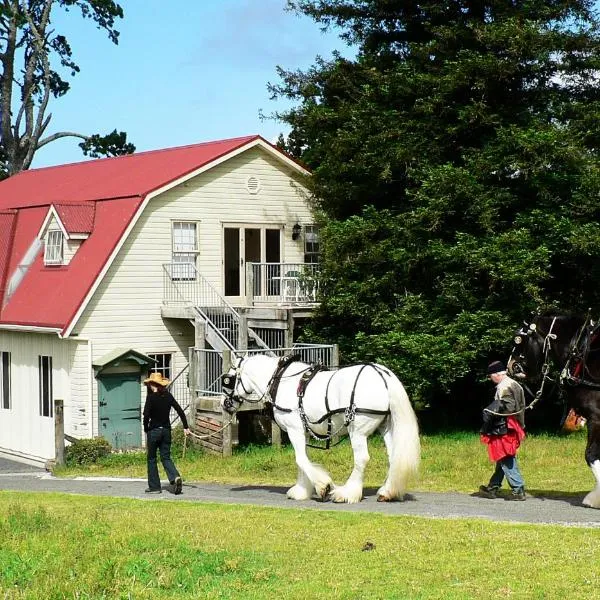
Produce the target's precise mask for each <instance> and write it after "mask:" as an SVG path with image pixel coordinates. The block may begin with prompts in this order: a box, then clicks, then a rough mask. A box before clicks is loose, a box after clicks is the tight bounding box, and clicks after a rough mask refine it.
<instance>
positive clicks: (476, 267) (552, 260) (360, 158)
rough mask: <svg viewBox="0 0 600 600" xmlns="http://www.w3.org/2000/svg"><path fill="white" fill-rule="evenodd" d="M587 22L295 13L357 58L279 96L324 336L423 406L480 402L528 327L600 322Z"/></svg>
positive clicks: (588, 7)
mask: <svg viewBox="0 0 600 600" xmlns="http://www.w3.org/2000/svg"><path fill="white" fill-rule="evenodd" d="M593 5H594V3H593V2H592V1H591V0H447V1H445V2H440V1H439V0H418V1H414V0H294V1H292V0H290V1H289V7H290V8H291V9H292V10H295V11H297V12H299V13H303V14H305V15H309V16H311V17H313V18H314V19H315V20H316V21H317V22H318V23H319V24H321V25H322V26H326V27H327V26H335V27H337V28H339V29H340V30H341V32H342V35H343V37H344V38H345V39H346V40H347V41H349V42H350V43H352V44H354V45H355V46H356V48H357V49H358V52H357V56H356V59H355V60H348V59H344V58H342V57H341V56H340V55H334V58H333V59H332V60H331V61H324V60H321V59H317V62H316V63H315V65H314V66H313V67H312V68H311V69H310V70H308V71H306V72H302V71H285V70H283V69H280V70H279V76H280V82H279V84H276V85H273V86H272V92H273V95H274V96H275V97H277V96H285V97H287V98H291V99H293V100H296V107H295V108H293V109H291V110H289V111H287V112H285V113H282V114H279V115H278V116H279V118H281V119H282V120H283V121H284V122H287V123H288V124H289V125H290V126H291V134H290V136H289V138H288V139H287V141H286V147H287V149H288V150H289V151H291V152H292V153H293V154H295V155H296V156H297V157H298V158H300V159H301V160H302V161H304V162H305V163H306V164H308V165H309V166H310V167H311V168H312V169H313V173H314V175H313V177H312V179H311V181H310V182H309V184H310V185H311V187H312V192H313V194H314V203H315V209H316V211H317V212H318V214H320V215H321V221H322V225H323V229H322V237H323V243H322V245H323V282H322V284H323V285H322V288H321V289H322V297H321V301H322V304H321V307H320V310H319V313H318V315H317V317H316V319H315V321H314V323H313V326H312V329H313V335H314V334H318V335H319V336H321V337H322V338H323V339H324V340H333V341H336V342H338V343H339V344H340V347H341V350H342V353H343V357H344V359H345V360H346V361H353V360H377V361H381V362H383V363H385V364H388V365H389V366H390V367H392V368H394V369H395V370H396V371H397V373H398V374H399V376H400V377H401V379H402V380H403V381H404V382H405V383H406V384H407V387H408V388H409V391H410V392H411V395H412V397H413V398H414V399H415V400H417V401H420V402H423V403H426V402H430V401H431V400H432V399H434V398H440V397H441V396H443V395H444V393H446V392H448V391H454V392H457V390H458V389H459V387H460V388H461V389H462V390H463V392H461V393H464V389H465V385H466V387H467V389H470V390H471V391H473V389H474V388H473V385H474V384H475V382H476V381H477V379H478V377H479V378H480V375H481V367H483V366H485V364H486V362H487V361H488V360H489V359H492V358H494V359H495V358H505V357H506V353H507V352H508V350H509V349H510V347H509V346H508V341H509V340H510V338H511V337H512V333H513V331H514V328H515V327H516V326H517V325H518V324H520V323H521V321H522V319H523V318H524V317H527V316H529V314H530V313H531V311H532V310H535V309H537V308H540V307H550V306H554V307H560V308H563V309H570V310H585V309H587V308H588V307H589V306H591V307H592V308H593V309H595V313H596V314H597V315H600V224H599V221H600V170H599V162H598V143H599V141H600V118H599V117H600V114H599V113H600V86H599V85H598V84H599V81H598V80H599V78H600V52H599V50H600V38H599V28H598V21H597V20H596V16H595V15H594V13H593ZM478 373H479V375H478ZM455 395H456V394H455Z"/></svg>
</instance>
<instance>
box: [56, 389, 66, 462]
mask: <svg viewBox="0 0 600 600" xmlns="http://www.w3.org/2000/svg"><path fill="white" fill-rule="evenodd" d="M54 457H55V458H54V460H55V463H56V464H57V465H64V464H65V412H64V401H63V400H58V399H55V400H54Z"/></svg>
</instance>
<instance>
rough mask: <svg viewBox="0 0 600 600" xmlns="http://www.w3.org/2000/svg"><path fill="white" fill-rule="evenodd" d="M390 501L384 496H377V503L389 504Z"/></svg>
mask: <svg viewBox="0 0 600 600" xmlns="http://www.w3.org/2000/svg"><path fill="white" fill-rule="evenodd" d="M391 501H392V499H391V498H390V497H389V496H386V495H385V494H379V495H378V496H377V502H391Z"/></svg>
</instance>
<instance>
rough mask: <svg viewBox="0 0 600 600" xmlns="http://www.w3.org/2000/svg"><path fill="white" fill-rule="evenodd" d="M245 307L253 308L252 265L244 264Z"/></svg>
mask: <svg viewBox="0 0 600 600" xmlns="http://www.w3.org/2000/svg"><path fill="white" fill-rule="evenodd" d="M246 306H254V263H246Z"/></svg>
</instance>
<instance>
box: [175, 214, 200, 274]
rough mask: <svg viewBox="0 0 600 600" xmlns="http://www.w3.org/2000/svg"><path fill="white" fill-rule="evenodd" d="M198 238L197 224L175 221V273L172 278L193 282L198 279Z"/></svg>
mask: <svg viewBox="0 0 600 600" xmlns="http://www.w3.org/2000/svg"><path fill="white" fill-rule="evenodd" d="M197 254H198V236H197V234H196V223H193V222H189V221H175V222H174V223H173V271H172V278H173V279H176V280H186V281H191V280H194V279H196V270H195V266H196V255H197Z"/></svg>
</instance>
